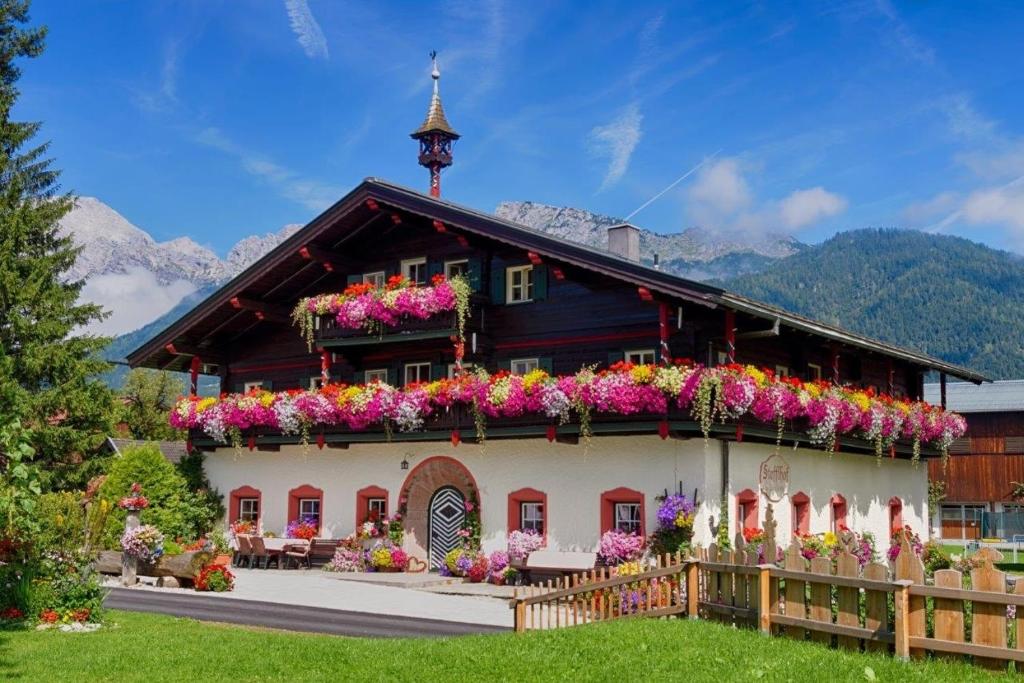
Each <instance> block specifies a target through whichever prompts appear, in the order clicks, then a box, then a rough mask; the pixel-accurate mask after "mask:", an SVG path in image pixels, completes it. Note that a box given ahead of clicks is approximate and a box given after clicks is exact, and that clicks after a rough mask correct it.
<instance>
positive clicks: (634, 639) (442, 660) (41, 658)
mask: <svg viewBox="0 0 1024 683" xmlns="http://www.w3.org/2000/svg"><path fill="white" fill-rule="evenodd" d="M108 623H109V625H110V626H111V628H104V629H101V630H100V631H99V632H97V633H90V634H62V633H57V632H54V631H47V632H3V631H0V679H3V678H8V677H10V678H13V679H20V680H25V681H76V682H79V681H118V682H120V681H147V683H152V681H183V682H184V681H203V680H238V681H252V680H306V681H309V680H359V681H453V682H458V683H462V681H495V680H516V681H523V680H552V681H555V680H561V681H570V680H614V681H641V680H643V681H648V680H697V681H717V682H718V683H726V682H727V681H738V680H751V679H763V680H769V681H786V680H793V681H863V680H880V681H897V680H899V681H904V680H910V679H915V680H917V679H919V680H928V681H967V680H989V679H991V674H990V673H987V672H984V671H981V670H976V669H973V668H971V667H969V666H966V665H960V664H949V663H935V662H931V663H924V664H917V663H914V664H904V663H901V662H897V661H895V660H893V659H891V658H888V657H882V656H868V655H861V654H850V653H845V652H840V651H837V650H829V649H826V648H824V647H822V646H818V645H813V644H811V643H795V642H792V641H789V640H785V639H782V638H772V639H769V638H764V637H762V636H760V635H759V634H757V633H756V632H753V631H744V630H736V629H732V628H726V627H724V626H720V625H717V624H713V623H709V622H691V621H686V620H682V619H677V620H670V621H639V620H637V621H625V622H617V623H612V624H601V625H596V626H585V627H577V628H572V629H563V630H561V631H553V632H548V633H531V634H527V635H519V636H517V635H515V634H512V633H509V634H500V635H490V636H471V637H464V638H450V639H444V640H364V639H355V638H338V637H334V636H321V635H307V634H298V633H283V632H279V631H267V630H258V629H250V628H244V627H236V626H227V625H219V624H207V623H201V622H196V621H192V620H189V619H178V618H175V617H166V616H160V615H150V614H137V613H129V612H110V613H109V620H108Z"/></svg>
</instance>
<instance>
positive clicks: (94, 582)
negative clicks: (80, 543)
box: [27, 553, 104, 623]
mask: <svg viewBox="0 0 1024 683" xmlns="http://www.w3.org/2000/svg"><path fill="white" fill-rule="evenodd" d="M103 595H104V590H103V588H102V586H100V582H99V576H98V575H97V574H96V572H95V570H94V569H93V568H92V566H91V565H90V563H89V560H88V558H86V557H84V556H82V555H81V554H78V553H65V554H60V553H48V554H47V555H46V557H45V558H44V559H43V561H42V563H41V565H40V567H39V574H38V575H37V576H35V577H34V579H33V581H32V589H31V591H30V597H29V600H28V605H27V607H28V610H27V611H28V614H29V616H30V617H32V618H34V619H36V618H37V619H39V620H40V621H42V622H44V623H46V622H52V621H56V620H58V619H59V620H62V621H97V622H98V621H100V619H101V617H102V614H103ZM54 615H56V617H55V616H54Z"/></svg>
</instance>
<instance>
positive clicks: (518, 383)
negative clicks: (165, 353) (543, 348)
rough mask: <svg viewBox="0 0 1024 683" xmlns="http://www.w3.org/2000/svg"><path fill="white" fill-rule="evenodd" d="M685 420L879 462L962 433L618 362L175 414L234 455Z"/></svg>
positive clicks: (842, 402)
mask: <svg viewBox="0 0 1024 683" xmlns="http://www.w3.org/2000/svg"><path fill="white" fill-rule="evenodd" d="M672 404H674V405H676V406H678V407H679V408H680V409H683V410H689V411H690V412H691V414H692V415H693V417H694V419H695V420H696V421H698V422H699V423H700V425H701V429H702V431H703V433H704V435H705V437H707V436H708V435H709V434H710V430H711V426H712V424H714V423H715V422H716V421H725V420H728V419H741V418H742V419H750V420H756V421H759V422H763V423H767V424H771V425H773V426H774V427H776V429H777V430H778V436H779V439H781V437H782V433H783V428H784V426H785V425H786V424H789V425H791V428H793V429H798V428H802V429H803V430H804V432H805V433H806V435H807V438H808V440H809V441H810V442H811V443H812V444H816V445H819V446H821V447H823V448H825V449H826V450H834V449H835V447H836V443H837V440H838V439H839V437H841V436H853V437H857V438H861V439H865V440H867V441H870V442H872V443H874V445H875V452H876V455H878V456H879V457H881V455H882V454H883V452H884V451H885V450H886V449H887V448H888V447H889V446H891V445H892V444H894V443H895V442H896V441H897V440H898V439H906V440H908V441H910V442H911V443H912V444H913V451H914V457H915V458H917V457H918V456H919V454H920V448H921V445H922V444H930V445H931V446H933V447H935V448H937V449H938V450H940V451H941V452H942V453H943V454H945V453H946V452H947V451H948V448H949V445H950V444H951V443H952V442H953V440H954V439H957V438H959V437H961V436H963V434H964V432H965V431H966V429H967V424H966V422H965V420H964V418H963V417H961V416H960V415H958V414H956V413H953V412H949V411H945V410H942V409H941V408H938V407H935V406H932V405H930V404H928V403H924V402H921V401H909V400H906V399H901V398H893V397H890V396H887V395H885V394H876V393H875V392H874V391H873V390H871V389H856V388H852V387H846V386H837V385H834V384H831V383H830V382H825V381H815V382H802V381H801V380H799V379H796V378H793V377H781V378H779V377H776V376H775V374H774V373H773V372H772V371H771V370H768V369H758V368H755V367H753V366H749V365H747V366H741V365H723V366H718V367H714V368H706V367H704V366H701V365H691V364H688V363H679V364H676V365H664V366H662V365H632V364H629V363H616V364H615V365H613V366H611V367H610V368H608V369H607V370H603V371H600V372H595V371H594V370H592V369H590V368H584V369H583V370H581V371H580V372H578V373H576V374H575V375H567V376H551V375H549V374H548V373H546V372H544V371H543V370H535V371H533V372H530V373H528V374H526V375H523V376H517V375H510V374H508V373H506V372H499V373H496V374H493V375H492V374H488V373H487V372H485V371H483V370H480V371H477V372H474V373H466V374H463V375H462V376H460V377H458V378H455V379H440V380H436V381H433V382H428V383H423V384H413V385H409V386H407V387H404V388H401V389H399V388H396V387H392V386H390V385H388V384H384V383H381V382H372V383H370V384H364V385H345V384H331V385H327V386H325V387H322V388H320V389H316V390H291V391H285V392H278V393H272V392H269V391H264V390H261V389H257V390H253V391H251V392H249V393H246V394H227V395H224V396H222V397H220V398H200V397H197V396H190V397H186V398H182V399H181V400H179V401H178V403H177V404H176V405H175V407H174V409H173V410H172V411H171V415H170V422H171V424H172V425H173V426H174V427H176V428H179V429H200V430H202V431H203V432H204V433H206V434H207V435H209V436H210V437H211V438H213V439H215V440H217V441H221V442H227V441H228V440H229V439H230V440H231V442H232V443H234V444H235V445H236V446H237V445H240V444H241V435H242V432H243V431H244V430H249V429H252V428H256V427H263V428H269V429H273V430H277V431H280V432H282V433H284V434H301V435H302V438H303V440H304V441H305V440H307V439H308V435H309V431H310V430H311V429H313V428H317V427H329V426H336V425H337V426H344V427H347V428H348V429H351V430H363V429H366V428H367V427H369V426H371V425H375V424H383V425H384V426H385V427H386V428H389V429H390V428H391V427H392V426H397V427H398V428H399V429H400V430H401V431H415V430H419V429H422V428H423V425H424V420H425V419H426V418H427V417H429V416H430V415H431V414H433V413H434V412H436V411H443V410H446V409H448V408H450V407H452V406H464V407H466V408H468V409H469V410H470V411H471V412H472V414H473V415H474V419H475V421H476V425H477V435H478V438H483V436H484V433H485V430H486V421H487V419H489V418H510V417H519V416H529V415H533V416H537V417H540V418H547V419H552V420H553V419H557V420H559V421H560V422H563V423H564V422H567V421H569V420H570V419H571V418H573V417H574V416H575V417H576V419H578V420H579V422H580V431H581V433H582V435H583V436H584V437H588V436H589V435H590V420H591V415H592V413H593V412H595V411H596V412H599V413H604V414H610V415H640V414H652V415H658V416H665V415H666V414H667V412H668V410H669V407H670V405H672Z"/></svg>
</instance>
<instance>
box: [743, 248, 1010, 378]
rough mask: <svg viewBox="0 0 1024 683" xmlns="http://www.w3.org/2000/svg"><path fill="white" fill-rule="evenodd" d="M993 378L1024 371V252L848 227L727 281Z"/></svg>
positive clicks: (754, 294) (752, 294) (796, 309)
mask: <svg viewBox="0 0 1024 683" xmlns="http://www.w3.org/2000/svg"><path fill="white" fill-rule="evenodd" d="M724 286H725V287H726V288H728V289H730V290H732V291H735V292H738V293H741V294H745V295H747V296H750V297H751V298H754V299H758V300H760V301H765V302H768V303H772V304H775V305H777V306H781V307H782V308H785V309H787V310H790V311H793V312H795V313H801V314H804V315H807V316H809V317H812V318H816V319H818V320H821V321H823V322H827V323H832V324H835V325H839V326H841V327H844V328H846V329H849V330H852V331H855V332H860V333H862V334H867V335H870V336H872V337H876V338H878V339H882V340H885V341H889V342H892V343H895V344H899V345H902V346H906V347H910V348H914V349H918V350H920V351H923V352H925V353H928V354H930V355H933V356H936V357H938V358H942V359H944V360H947V361H950V362H953V363H957V364H960V365H964V366H967V367H970V368H972V369H974V370H978V371H980V372H983V373H986V374H988V375H989V376H990V377H992V378H993V379H1009V378H1024V259H1022V258H1021V257H1019V256H1016V255H1014V254H1010V253H1008V252H1004V251H998V250H995V249H991V248H989V247H986V246H983V245H981V244H976V243H974V242H970V241H968V240H965V239H961V238H959V237H950V236H946V235H931V234H926V233H921V232H916V231H910V230H874V229H871V230H855V231H851V232H845V233H840V234H838V235H836V236H835V237H833V238H832V239H829V240H828V241H826V242H823V243H822V244H820V245H816V246H813V247H810V248H807V249H805V250H804V251H801V252H799V253H797V254H794V255H792V256H789V257H787V258H784V259H781V260H779V261H776V262H775V263H773V264H772V265H770V266H769V267H768V268H767V269H765V270H764V271H762V272H760V273H754V274H750V275H743V276H740V277H737V278H734V279H731V280H729V281H727V282H725V283H724Z"/></svg>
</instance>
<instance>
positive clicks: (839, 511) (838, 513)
mask: <svg viewBox="0 0 1024 683" xmlns="http://www.w3.org/2000/svg"><path fill="white" fill-rule="evenodd" d="M831 503H832V531H833V532H836V533H838V532H840V531H842V530H843V529H844V528H848V527H847V524H846V498H844V497H843V496H841V495H840V494H838V493H837V494H836V495H834V496H832V501H831Z"/></svg>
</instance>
